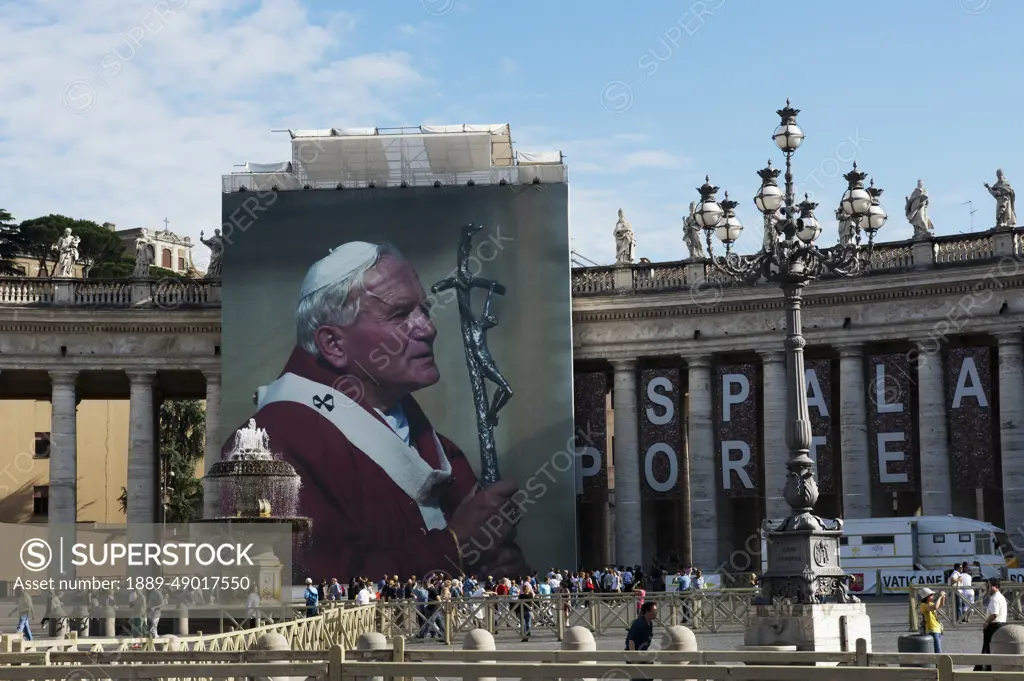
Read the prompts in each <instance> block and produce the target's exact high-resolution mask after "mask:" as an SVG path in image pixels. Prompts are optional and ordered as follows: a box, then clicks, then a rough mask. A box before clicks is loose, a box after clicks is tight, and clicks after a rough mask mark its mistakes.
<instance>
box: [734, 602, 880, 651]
mask: <svg viewBox="0 0 1024 681" xmlns="http://www.w3.org/2000/svg"><path fill="white" fill-rule="evenodd" d="M859 638H862V639H864V640H865V641H867V644H868V652H871V620H870V618H869V617H868V613H867V609H866V607H865V605H864V604H863V603H822V604H815V605H758V606H752V607H751V610H750V612H749V613H748V615H747V630H746V632H745V634H744V637H743V643H744V644H745V645H747V646H796V648H797V650H800V651H821V652H851V651H854V650H856V649H857V639H859Z"/></svg>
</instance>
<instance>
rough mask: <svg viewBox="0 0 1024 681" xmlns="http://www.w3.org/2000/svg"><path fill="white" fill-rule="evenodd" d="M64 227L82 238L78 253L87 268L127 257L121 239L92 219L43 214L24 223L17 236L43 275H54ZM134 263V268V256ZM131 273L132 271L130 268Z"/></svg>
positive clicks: (23, 250) (22, 250)
mask: <svg viewBox="0 0 1024 681" xmlns="http://www.w3.org/2000/svg"><path fill="white" fill-rule="evenodd" d="M65 229H70V230H71V231H72V233H74V235H75V236H77V237H79V238H80V239H81V242H80V243H79V244H78V253H79V256H80V257H81V258H82V260H84V261H85V262H86V270H87V271H88V270H89V269H91V268H92V266H94V265H95V264H96V263H101V262H103V263H105V262H119V261H121V260H122V259H123V257H124V244H123V243H122V241H121V238H120V237H119V236H117V234H115V233H114V232H113V231H111V230H109V229H107V228H106V227H102V226H100V225H98V224H96V223H95V222H93V221H92V220H76V219H75V218H69V217H67V216H66V215H44V216H43V217H39V218H32V219H31V220H25V221H24V222H22V223H21V225H20V226H19V228H18V239H17V241H18V245H19V247H20V250H21V252H22V253H23V254H24V255H27V256H30V257H33V258H35V259H36V261H37V262H38V263H39V272H40V276H48V275H50V274H52V268H51V267H50V263H51V261H52V263H53V264H56V262H57V253H56V251H55V250H54V248H53V247H54V244H56V243H57V239H59V238H60V235H61V234H62V233H63V232H64V230H65ZM131 262H132V266H133V267H134V263H135V261H134V259H132V260H131ZM128 273H129V274H131V268H129V272H128Z"/></svg>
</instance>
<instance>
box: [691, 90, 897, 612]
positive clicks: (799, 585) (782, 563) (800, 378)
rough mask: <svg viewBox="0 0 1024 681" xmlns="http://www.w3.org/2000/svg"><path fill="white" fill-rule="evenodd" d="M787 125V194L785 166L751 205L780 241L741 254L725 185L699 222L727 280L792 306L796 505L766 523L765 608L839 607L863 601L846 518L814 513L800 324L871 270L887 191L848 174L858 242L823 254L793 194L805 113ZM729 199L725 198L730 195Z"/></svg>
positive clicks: (789, 348) (772, 172) (708, 192)
mask: <svg viewBox="0 0 1024 681" xmlns="http://www.w3.org/2000/svg"><path fill="white" fill-rule="evenodd" d="M777 113H778V114H779V117H780V118H781V119H782V122H781V124H780V125H779V127H778V128H777V129H776V130H775V133H774V134H773V135H772V139H773V140H774V141H775V144H776V145H777V146H778V147H779V149H781V150H782V152H783V153H784V154H785V156H786V175H785V181H786V189H785V192H783V191H782V190H781V189H779V186H778V184H777V181H776V179H777V178H778V176H779V172H780V171H779V170H777V169H775V168H772V167H771V162H770V161H769V163H768V167H767V168H764V169H763V170H760V171H758V175H759V176H760V177H761V188H760V189H759V190H758V192H757V194H756V195H755V196H754V204H755V205H756V206H757V209H758V210H759V211H761V213H763V214H764V216H765V220H766V224H769V223H770V224H771V225H772V226H773V228H774V232H775V238H774V239H772V238H771V236H770V234H771V232H769V231H767V230H766V232H767V234H768V236H766V237H765V243H764V244H763V246H762V248H761V250H760V251H758V252H757V253H755V254H754V255H751V256H740V255H738V254H737V253H736V252H734V251H733V250H732V244H733V243H735V242H736V240H737V239H738V238H739V236H740V232H741V230H742V229H743V226H742V225H741V224H740V222H739V220H738V219H736V217H735V212H734V210H735V207H736V203H735V202H733V201H728V200H725V201H722V202H721V203H719V202H718V201H717V200H716V198H715V194H716V193H717V192H718V187H715V186H713V185H712V184H711V180H710V178H705V182H704V186H702V187H700V188H699V189H698V190H697V191H699V192H700V197H701V201H700V204H699V205H698V207H697V211H696V214H695V217H696V219H697V221H698V223H699V224H700V225H701V227H703V228H704V231H705V236H706V238H707V245H708V255H709V256H710V257H709V260H710V262H711V266H712V267H713V268H714V269H716V270H717V271H719V272H720V273H722V274H724V275H725V276H726V277H727V278H731V279H734V280H737V281H745V282H749V283H753V282H755V281H758V280H761V279H764V280H767V281H770V282H775V283H778V284H779V285H780V286H781V288H782V291H783V295H784V297H785V307H786V343H785V345H786V356H787V362H786V367H787V371H788V376H787V378H788V390H787V393H788V399H787V405H786V406H787V415H788V420H789V422H790V426H789V427H788V428H787V429H786V445H787V446H788V448H789V459H788V461H787V462H786V470H787V474H786V486H785V490H784V492H783V496H784V497H785V499H786V503H788V504H789V506H790V508H791V514H790V516H789V517H788V518H785V519H782V520H775V519H769V520H765V523H764V527H763V530H764V532H765V535H766V538H767V547H768V569H767V571H766V572H765V573H764V575H763V576H762V579H761V598H760V600H759V602H760V603H762V604H770V603H774V602H777V601H788V602H791V603H803V604H812V603H817V602H820V601H821V600H822V599H823V598H824V597H828V596H831V597H834V598H835V599H836V600H837V601H838V602H841V603H853V602H857V599H856V598H854V597H853V596H851V595H850V593H849V584H848V582H849V580H850V579H851V577H850V576H849V575H847V574H846V573H845V572H844V571H843V570H842V568H841V567H840V565H839V538H840V537H841V536H842V527H843V522H842V520H826V519H823V518H819V517H818V516H816V515H814V514H813V510H814V505H815V503H816V502H817V500H818V485H817V483H816V482H815V480H814V461H813V460H812V459H811V458H810V456H809V453H810V448H811V422H810V415H809V413H808V409H807V391H806V389H805V383H804V345H805V344H806V342H805V341H804V337H803V331H802V328H801V321H800V306H801V300H802V294H803V288H804V286H806V285H807V284H808V283H809V282H811V281H813V280H814V279H817V278H818V277H820V276H822V275H828V274H832V275H837V276H842V277H849V276H854V275H857V274H860V273H863V272H866V271H868V270H869V269H870V267H871V252H872V248H873V245H874V237H875V234H876V233H877V231H878V230H879V229H880V228H881V227H882V225H883V224H885V220H886V214H885V210H884V209H883V208H882V206H881V204H880V203H879V197H880V196H881V194H882V190H881V189H875V187H874V183H872V184H871V186H870V187H868V188H865V187H864V179H865V178H866V177H867V175H866V174H865V173H863V172H861V171H859V170H857V164H856V163H854V164H853V170H851V171H850V172H849V173H847V174H846V175H844V176H843V177H844V178H845V179H846V181H847V183H848V188H847V190H846V192H845V193H844V194H843V198H842V202H841V211H842V213H844V214H845V215H846V216H848V217H849V218H850V219H852V220H853V221H854V231H855V232H856V237H855V240H852V241H851V243H849V244H846V245H843V244H840V245H837V246H833V247H831V248H828V249H819V248H818V246H817V245H816V244H815V241H816V240H817V239H818V237H819V236H820V235H821V223H819V222H818V220H817V218H815V217H814V209H815V208H817V206H818V204H817V203H815V202H813V201H811V200H810V198H809V197H808V196H807V195H804V200H803V201H802V202H800V203H799V204H798V203H797V201H796V196H795V191H794V188H793V168H792V159H793V154H794V152H796V150H797V149H798V148H799V147H800V145H801V144H802V143H803V140H804V132H803V130H802V129H801V128H800V126H798V125H797V123H796V117H797V114H799V113H800V111H799V110H798V109H794V108H792V107H791V106H790V104H789V100H786V106H785V108H783V109H780V110H779V111H778V112H777ZM726 197H728V194H726ZM861 230H863V231H864V232H865V233H867V237H868V238H867V246H866V248H862V247H861V238H860V232H861ZM712 233H714V234H715V235H716V236H717V237H718V239H719V240H720V241H721V242H722V243H723V244H724V245H725V255H724V256H717V257H716V256H715V255H714V252H713V248H712V240H711V236H712Z"/></svg>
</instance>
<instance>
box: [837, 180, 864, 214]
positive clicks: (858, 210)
mask: <svg viewBox="0 0 1024 681" xmlns="http://www.w3.org/2000/svg"><path fill="white" fill-rule="evenodd" d="M839 205H840V206H841V207H842V209H843V212H844V213H846V214H847V215H849V216H850V217H854V218H857V217H862V216H864V215H867V213H868V210H869V209H870V208H871V195H870V194H868V192H867V190H866V189H864V188H863V187H851V188H849V189H847V190H846V192H845V193H844V194H843V200H842V201H841V202H840V204H839Z"/></svg>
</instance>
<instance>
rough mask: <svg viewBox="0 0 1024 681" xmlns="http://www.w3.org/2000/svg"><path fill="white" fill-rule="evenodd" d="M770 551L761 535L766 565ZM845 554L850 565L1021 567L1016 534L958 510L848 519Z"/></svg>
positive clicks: (985, 571)
mask: <svg viewBox="0 0 1024 681" xmlns="http://www.w3.org/2000/svg"><path fill="white" fill-rule="evenodd" d="M767 555H768V552H767V550H766V546H765V538H764V537H762V538H761V568H762V570H766V569H767V567H768V566H767V564H766V557H767ZM839 557H840V560H841V564H842V567H843V568H844V569H845V570H846V571H848V572H853V571H874V570H890V571H891V570H905V571H924V570H948V569H950V568H952V567H953V564H954V563H962V562H964V561H967V562H968V563H972V564H973V563H974V561H978V562H979V563H980V564H981V573H982V576H984V577H999V576H1002V572H1003V569H1004V568H1007V567H1010V568H1015V567H1018V565H1017V559H1016V558H1015V557H1014V556H1013V551H1012V547H1011V544H1010V540H1009V538H1008V537H1007V535H1006V532H1004V531H1003V530H1002V529H1000V528H998V527H996V526H995V525H992V524H991V523H986V522H982V521H980V520H973V519H971V518H958V517H956V516H910V517H904V518H867V519H861V520H847V521H845V522H844V523H843V537H842V539H840V545H839Z"/></svg>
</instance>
